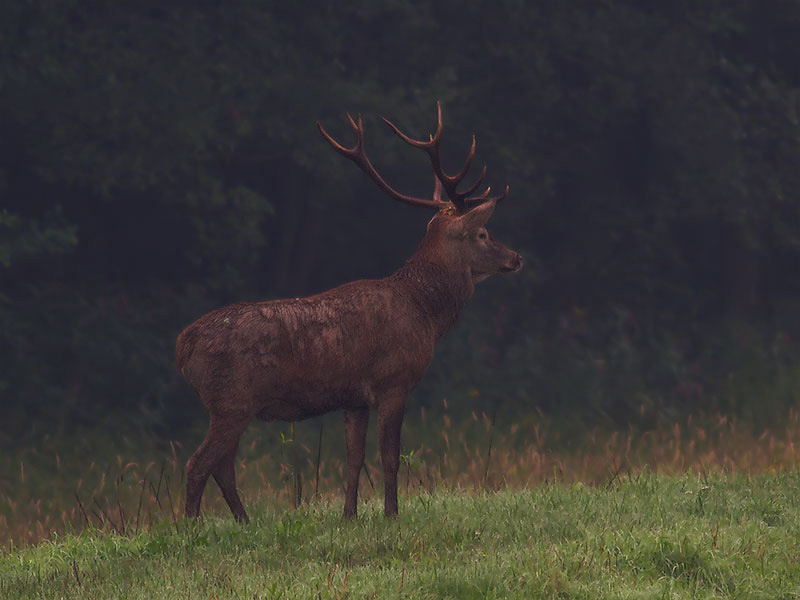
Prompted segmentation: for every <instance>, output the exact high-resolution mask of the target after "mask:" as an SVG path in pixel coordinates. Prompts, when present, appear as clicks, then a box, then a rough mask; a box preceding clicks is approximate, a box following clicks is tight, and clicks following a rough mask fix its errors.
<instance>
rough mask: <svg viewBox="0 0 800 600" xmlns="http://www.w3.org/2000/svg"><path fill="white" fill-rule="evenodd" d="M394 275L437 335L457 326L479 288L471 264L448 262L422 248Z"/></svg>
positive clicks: (394, 278)
mask: <svg viewBox="0 0 800 600" xmlns="http://www.w3.org/2000/svg"><path fill="white" fill-rule="evenodd" d="M420 250H422V249H420ZM392 279H393V280H394V281H395V282H397V283H398V284H399V285H401V286H402V288H403V289H404V291H405V292H406V294H407V296H408V298H409V299H410V301H411V302H412V304H413V305H414V306H415V307H416V309H417V311H418V313H419V315H420V317H421V319H422V320H423V321H424V323H425V325H426V326H428V327H429V328H430V329H431V330H432V332H433V334H434V336H435V337H436V338H437V339H438V338H439V337H441V336H442V335H444V334H445V333H446V332H447V330H448V329H450V327H452V326H453V324H454V323H455V322H456V320H457V319H458V316H459V315H460V314H461V310H462V309H463V308H464V304H466V302H467V300H469V298H470V296H472V293H473V292H474V290H475V287H474V285H473V283H472V276H471V274H470V271H469V268H468V267H464V268H461V267H460V266H452V265H447V264H445V263H444V262H442V261H441V260H437V258H436V257H435V256H431V255H429V254H428V253H426V252H421V251H417V253H415V254H414V256H412V257H411V258H410V259H409V260H408V261H406V264H405V265H403V266H402V267H401V268H400V269H398V270H397V271H396V272H395V273H394V275H392Z"/></svg>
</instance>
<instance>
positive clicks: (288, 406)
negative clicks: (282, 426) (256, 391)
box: [256, 393, 367, 421]
mask: <svg viewBox="0 0 800 600" xmlns="http://www.w3.org/2000/svg"><path fill="white" fill-rule="evenodd" d="M362 406H367V403H366V402H365V401H363V400H362V399H361V398H360V396H359V395H358V394H342V393H337V394H323V395H310V396H304V397H303V398H272V399H270V400H267V401H266V402H265V403H264V404H263V408H261V410H259V411H258V413H257V414H256V416H257V417H258V418H259V419H261V420H262V421H302V420H303V419H310V418H311V417H316V416H319V415H322V414H325V413H328V412H332V411H335V410H342V409H345V408H356V407H362Z"/></svg>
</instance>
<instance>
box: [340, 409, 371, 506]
mask: <svg viewBox="0 0 800 600" xmlns="http://www.w3.org/2000/svg"><path fill="white" fill-rule="evenodd" d="M368 424H369V409H368V408H353V409H349V410H345V411H344V440H345V445H346V446H347V491H346V493H345V499H344V516H345V518H347V519H351V518H353V517H355V516H356V510H357V505H358V478H359V475H361V469H362V468H363V467H364V449H365V446H366V443H367V425H368Z"/></svg>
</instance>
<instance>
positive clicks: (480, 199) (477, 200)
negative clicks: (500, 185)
mask: <svg viewBox="0 0 800 600" xmlns="http://www.w3.org/2000/svg"><path fill="white" fill-rule="evenodd" d="M508 189H509V188H508V186H506V189H505V190H503V193H502V194H498V195H497V196H491V197H490V196H489V192H491V191H492V187H491V186H489V187H487V188H486V189H485V190H484V191H483V193H482V194H481V195H480V196H473V197H471V198H466V199H465V200H464V202H465V203H466V204H483V203H484V202H500V201H502V200H504V199H505V197H506V196H508Z"/></svg>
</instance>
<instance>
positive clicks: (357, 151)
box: [317, 113, 450, 210]
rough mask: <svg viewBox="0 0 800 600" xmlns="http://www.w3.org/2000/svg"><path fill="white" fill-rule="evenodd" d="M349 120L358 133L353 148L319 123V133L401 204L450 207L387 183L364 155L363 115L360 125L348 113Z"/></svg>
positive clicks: (436, 207) (446, 203)
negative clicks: (418, 196) (340, 142)
mask: <svg viewBox="0 0 800 600" xmlns="http://www.w3.org/2000/svg"><path fill="white" fill-rule="evenodd" d="M347 119H348V121H350V126H351V127H352V128H353V129H354V130H355V132H356V145H355V146H353V147H352V148H345V147H344V146H342V145H341V144H339V143H338V142H337V141H336V140H334V139H333V138H332V137H331V136H330V135H329V134H328V132H327V131H325V129H323V127H322V124H321V123H320V122H319V121H317V127H318V128H319V132H320V133H321V134H322V136H323V137H324V138H325V139H326V140H327V141H328V143H329V144H330V145H331V146H333V149H334V150H336V151H337V152H338V153H339V154H341V155H342V156H345V157H347V158H349V159H350V160H352V161H353V162H354V163H356V164H357V165H358V166H359V167H361V170H362V171H364V172H365V173H366V174H367V175H369V177H370V179H372V180H373V181H374V182H375V183H377V184H378V187H380V188H381V189H382V190H384V191H385V192H386V193H388V194H389V195H390V196H391V197H392V198H394V199H395V200H400V202H405V203H406V204H411V205H412V206H424V207H426V208H435V209H437V210H442V209H445V208H448V207H449V206H450V203H449V202H445V201H443V200H441V199H439V198H434V199H433V200H426V199H424V198H415V197H413V196H406V195H405V194H401V193H400V192H398V191H397V190H395V189H394V188H392V187H391V186H390V185H389V184H388V183H386V181H384V179H383V177H381V176H380V174H379V173H378V172H377V171H376V170H375V167H373V166H372V163H371V162H369V159H368V158H367V155H366V154H365V153H364V126H363V124H362V123H361V115H358V123H356V122H355V121H354V120H353V117H351V116H350V113H347Z"/></svg>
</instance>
